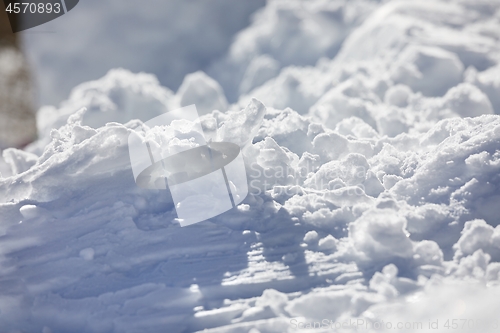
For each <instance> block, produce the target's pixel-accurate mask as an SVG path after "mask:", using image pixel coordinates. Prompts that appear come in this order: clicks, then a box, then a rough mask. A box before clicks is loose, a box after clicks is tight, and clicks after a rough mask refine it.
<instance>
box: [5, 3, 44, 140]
mask: <svg viewBox="0 0 500 333" xmlns="http://www.w3.org/2000/svg"><path fill="white" fill-rule="evenodd" d="M14 24H15V22H14ZM35 138H36V116H35V112H34V105H33V90H32V84H31V77H30V72H29V67H28V63H27V61H26V58H25V57H24V55H23V53H22V50H21V48H20V41H19V38H18V34H14V33H12V29H11V26H10V23H9V19H8V17H7V13H6V12H5V7H4V5H3V1H2V4H1V5H0V149H3V148H7V147H23V146H25V145H27V144H28V143H30V142H31V141H33V140H34V139H35Z"/></svg>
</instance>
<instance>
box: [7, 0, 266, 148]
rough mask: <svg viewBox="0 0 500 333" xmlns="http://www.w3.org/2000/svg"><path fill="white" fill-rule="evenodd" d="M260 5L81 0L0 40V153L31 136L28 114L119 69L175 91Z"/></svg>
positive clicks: (245, 1)
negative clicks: (148, 76) (146, 75)
mask: <svg viewBox="0 0 500 333" xmlns="http://www.w3.org/2000/svg"><path fill="white" fill-rule="evenodd" d="M264 5H265V0H239V1H228V0H169V1H160V0H145V1H140V2H138V1H134V2H123V1H118V0H108V1H99V0H83V1H80V2H79V4H78V5H77V7H75V9H73V10H72V11H70V12H68V13H67V14H65V15H63V16H62V17H59V18H57V19H55V20H53V21H50V22H48V23H45V24H43V25H40V26H37V27H35V28H32V29H29V30H25V31H22V32H20V33H16V34H13V33H12V30H11V28H10V26H9V24H8V18H7V15H6V13H5V12H4V11H2V13H1V22H0V24H1V26H0V27H1V42H0V84H1V85H2V88H1V90H0V94H1V100H2V103H1V105H0V124H1V125H0V126H1V127H0V149H4V148H6V147H18V148H20V147H23V146H25V145H26V144H28V143H29V142H31V141H32V140H33V139H34V138H35V137H36V124H35V112H36V110H37V109H38V108H39V107H40V106H42V105H54V106H58V105H59V103H60V102H61V101H63V100H64V99H66V98H67V97H68V95H69V93H70V91H71V89H72V88H73V87H75V86H76V85H78V84H80V83H82V82H86V81H89V80H95V79H98V78H100V77H102V76H103V75H104V74H106V72H108V70H110V69H112V68H117V67H123V68H127V69H129V70H131V71H132V72H141V71H143V72H147V73H153V74H155V75H156V76H157V77H158V79H159V81H160V82H161V84H162V85H164V86H166V87H168V88H170V89H172V90H174V91H175V90H176V89H177V88H178V87H179V85H180V84H181V83H182V80H183V78H184V76H185V75H186V74H188V73H192V72H195V71H198V70H206V68H207V67H208V66H209V65H210V64H211V63H212V62H213V61H214V59H216V58H218V57H220V56H221V55H222V54H224V53H225V52H226V51H227V49H228V47H229V46H230V44H231V41H232V40H233V38H234V36H235V34H236V33H237V32H238V31H240V30H241V29H243V28H245V27H246V26H248V25H249V23H250V20H251V17H252V14H253V13H254V12H255V11H256V10H257V9H259V8H260V7H262V6H264Z"/></svg>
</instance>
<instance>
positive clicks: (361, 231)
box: [0, 0, 500, 333]
mask: <svg viewBox="0 0 500 333" xmlns="http://www.w3.org/2000/svg"><path fill="white" fill-rule="evenodd" d="M499 31H500V3H499V2H498V1H477V0H459V1H441V0H439V1H418V2H417V1H406V0H395V1H383V2H377V1H363V0H358V1H325V0H313V1H298V0H296V1H295V0H294V1H280V0H271V1H269V2H268V3H267V4H266V6H265V7H264V8H263V9H262V10H261V11H260V12H259V13H258V14H257V15H256V17H255V19H254V20H253V22H252V23H251V24H250V25H249V26H248V27H247V28H246V29H244V30H243V31H242V32H241V33H239V34H238V35H237V36H236V38H235V39H234V41H233V43H232V45H231V47H230V48H229V50H228V52H227V53H226V54H225V55H223V56H222V57H221V58H220V59H219V60H218V61H216V62H214V64H213V65H212V66H211V67H210V69H209V70H207V73H203V72H195V73H194V74H190V75H188V76H186V77H185V79H184V82H183V83H182V84H181V85H180V88H179V89H178V90H177V92H174V91H172V90H170V89H168V88H165V87H162V86H161V85H160V83H159V82H158V80H157V79H156V78H155V77H154V76H153V75H150V74H144V73H139V74H134V73H132V72H130V71H128V70H125V69H114V70H111V71H110V72H108V73H107V74H106V75H105V76H104V77H103V78H101V79H99V80H96V81H91V82H87V83H83V84H81V85H79V86H77V87H75V88H74V89H73V91H72V93H71V95H70V96H69V98H68V99H67V100H66V101H64V102H63V103H62V104H61V105H60V107H44V108H42V109H40V111H39V113H38V116H39V137H40V138H39V140H38V141H37V142H35V143H33V144H32V145H30V146H29V147H27V148H26V149H25V150H24V151H21V150H16V149H9V150H5V151H4V153H3V154H4V159H5V160H6V162H7V163H8V165H9V166H10V171H9V172H8V173H5V174H4V176H3V178H0V202H2V203H1V204H0V235H1V236H0V268H1V269H0V281H1V283H0V330H1V331H5V332H19V331H22V332H44V333H46V332H53V333H56V332H75V333H77V332H103V333H104V332H141V333H145V332H169V333H175V332H179V333H180V332H198V331H200V332H201V331H203V332H214V333H215V332H217V333H221V332H222V333H240V332H245V333H247V332H250V333H283V332H296V331H303V332H332V331H337V332H357V331H360V330H363V331H366V332H375V331H376V332H380V331H382V332H385V331H392V332H395V331H398V332H399V331H408V332H421V331H426V332H431V331H432V332H436V331H446V330H449V328H447V327H446V326H445V325H446V322H447V320H449V322H448V325H449V327H452V325H454V324H453V322H452V320H453V319H461V318H462V319H467V325H465V326H462V325H463V322H461V321H459V322H458V324H459V325H460V327H459V328H457V329H456V331H460V332H479V331H480V332H495V331H496V330H497V328H498V323H497V322H496V321H497V320H498V319H497V318H498V316H497V313H496V312H497V309H498V307H499V306H500V302H499V296H500V217H499V214H498V205H499V203H500V116H499V115H498V114H500V100H499V97H498V96H500V90H499V89H500V83H499V82H500V81H499V77H500V76H499V74H500V52H499V45H500V43H499V42H500V33H499ZM202 38H204V37H203V36H200V39H202ZM191 103H196V104H197V105H199V110H200V114H202V116H201V117H200V123H201V126H202V128H203V131H204V134H205V137H206V138H207V140H214V141H228V142H233V143H236V144H238V145H239V146H240V147H241V149H242V153H243V156H244V160H245V164H246V170H247V176H248V184H249V191H250V194H249V195H248V196H247V197H246V199H245V200H244V201H243V203H242V204H240V205H238V206H237V207H235V208H234V209H232V210H230V211H227V212H226V213H224V214H222V215H219V216H217V217H215V218H212V219H210V220H209V221H205V222H202V223H199V224H195V225H192V226H190V227H186V228H181V227H180V225H179V221H178V220H177V219H176V213H175V209H174V204H173V201H172V198H171V196H170V193H169V191H168V190H144V189H140V188H138V187H137V186H136V184H135V183H134V179H133V175H132V171H131V167H130V161H129V155H128V146H127V138H128V136H129V134H130V133H134V132H135V133H137V134H140V135H143V133H144V131H145V130H146V129H145V127H144V126H145V125H144V122H145V121H147V120H149V119H151V118H152V117H155V116H157V115H159V114H161V113H164V112H167V111H169V110H174V109H176V108H178V107H180V106H184V105H188V104H191ZM151 135H157V136H158V137H159V138H161V140H163V142H162V144H163V145H162V146H158V147H156V148H158V149H170V148H172V147H174V148H175V147H176V146H182V145H188V146H189V145H192V146H194V145H196V144H197V143H196V142H197V138H199V137H200V133H199V132H198V131H196V130H195V128H194V127H193V126H189V124H187V123H185V122H173V123H172V124H171V125H170V126H167V127H164V128H161V129H160V130H157V131H156V132H155V131H153V133H152V134H151ZM172 149H173V148H172ZM325 321H326V324H325ZM344 322H347V323H350V322H354V323H360V324H361V323H362V324H363V327H362V328H361V327H355V326H352V325H351V326H349V325H344V326H343V327H341V328H338V327H336V326H335V323H344ZM382 322H383V323H384V326H383V327H381V326H380V325H381V323H382ZM388 323H390V324H391V325H392V326H391V327H389V326H388ZM399 323H400V324H402V325H406V324H408V323H410V325H411V327H410V326H408V327H404V328H401V329H399V328H398V327H396V326H397V325H398V324H399ZM415 323H417V326H414V324H415ZM418 323H422V326H421V327H419V326H418ZM318 325H319V327H318ZM377 325H378V326H377ZM435 325H438V329H436V328H435V327H434V326H435Z"/></svg>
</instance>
